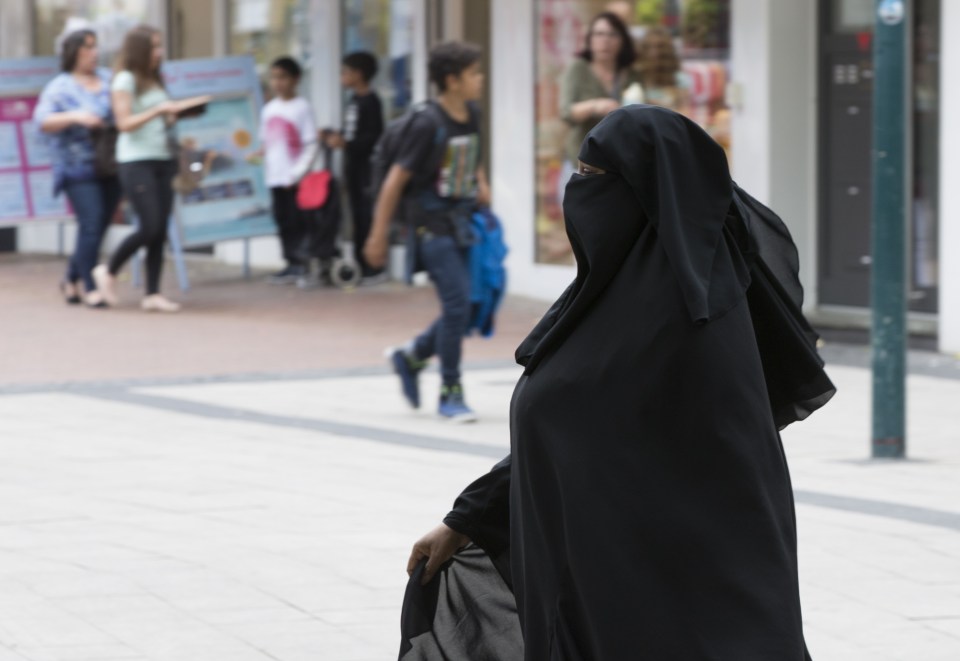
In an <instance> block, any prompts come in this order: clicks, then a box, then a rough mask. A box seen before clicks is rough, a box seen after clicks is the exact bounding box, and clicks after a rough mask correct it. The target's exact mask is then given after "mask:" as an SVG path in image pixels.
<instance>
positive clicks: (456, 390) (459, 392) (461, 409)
mask: <svg viewBox="0 0 960 661" xmlns="http://www.w3.org/2000/svg"><path fill="white" fill-rule="evenodd" d="M437 412H438V413H439V414H440V417H441V418H445V419H447V420H449V421H450V422H476V421H477V414H476V413H474V412H473V409H471V408H470V407H469V406H467V404H466V402H464V401H463V386H461V385H460V384H459V383H458V384H456V385H452V386H443V387H442V388H441V389H440V407H439V409H438V411H437Z"/></svg>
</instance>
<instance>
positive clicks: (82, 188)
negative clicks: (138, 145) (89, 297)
mask: <svg viewBox="0 0 960 661" xmlns="http://www.w3.org/2000/svg"><path fill="white" fill-rule="evenodd" d="M64 190H65V191H66V193H67V199H69V200H70V206H72V207H73V212H74V213H75V214H76V216H77V225H78V228H77V245H76V247H75V248H74V250H73V255H72V256H71V257H70V262H69V263H68V264H67V282H78V281H80V280H83V286H84V288H85V289H86V290H87V291H88V292H91V291H93V290H94V289H96V285H94V283H93V276H92V275H91V271H93V267H94V266H96V265H97V259H98V258H99V257H100V244H101V243H103V237H104V235H105V234H106V233H107V228H109V227H110V219H111V218H113V214H114V212H115V211H116V210H117V204H119V202H120V182H119V181H118V180H117V178H116V177H111V178H109V179H95V180H93V181H68V182H66V183H65V184H64Z"/></svg>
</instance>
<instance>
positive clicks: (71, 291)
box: [60, 280, 82, 305]
mask: <svg viewBox="0 0 960 661" xmlns="http://www.w3.org/2000/svg"><path fill="white" fill-rule="evenodd" d="M60 293H61V294H63V300H64V302H65V303H66V304H67V305H79V304H80V303H81V302H82V299H81V298H80V292H79V291H77V286H76V285H75V284H73V283H70V282H67V281H66V280H61V281H60Z"/></svg>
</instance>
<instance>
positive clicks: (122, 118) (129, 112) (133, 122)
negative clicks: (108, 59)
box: [112, 90, 176, 133]
mask: <svg viewBox="0 0 960 661" xmlns="http://www.w3.org/2000/svg"><path fill="white" fill-rule="evenodd" d="M112 101H113V116H114V118H115V121H116V123H117V130H118V131H120V132H121V133H129V132H131V131H136V130H137V129H139V128H141V127H142V126H143V125H144V124H146V123H147V122H150V121H152V120H154V119H156V118H157V117H160V116H162V115H164V114H171V113H174V112H176V109H175V104H174V103H173V102H171V101H164V102H163V103H158V104H157V105H155V106H153V107H152V108H149V109H147V110H144V111H143V112H138V113H136V114H134V112H133V94H131V93H130V92H125V91H120V90H117V91H114V92H113V93H112Z"/></svg>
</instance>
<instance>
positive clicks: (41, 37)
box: [32, 0, 149, 66]
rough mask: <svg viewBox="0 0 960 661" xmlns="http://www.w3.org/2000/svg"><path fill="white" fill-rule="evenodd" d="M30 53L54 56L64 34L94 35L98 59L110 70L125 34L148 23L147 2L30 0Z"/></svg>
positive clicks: (143, 0)
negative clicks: (83, 31)
mask: <svg viewBox="0 0 960 661" xmlns="http://www.w3.org/2000/svg"><path fill="white" fill-rule="evenodd" d="M32 4H33V25H34V53H35V54H36V55H56V54H57V52H58V51H59V45H60V40H61V39H62V38H63V37H64V36H66V34H65V33H66V31H71V32H72V31H73V30H77V29H81V28H85V29H91V30H93V31H94V32H96V33H97V39H98V41H99V45H100V59H101V62H102V64H103V65H104V66H112V65H113V62H114V60H115V59H116V56H117V53H119V52H120V47H121V46H122V45H123V38H124V36H125V35H126V34H127V32H128V31H129V30H130V29H131V28H133V27H135V26H136V25H139V24H140V23H144V22H146V21H147V19H148V10H149V7H148V6H147V0H102V1H99V2H95V1H93V0H34V2H33V3H32Z"/></svg>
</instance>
